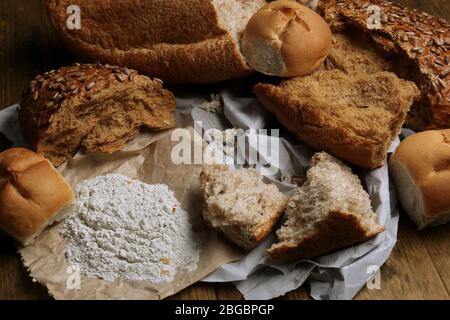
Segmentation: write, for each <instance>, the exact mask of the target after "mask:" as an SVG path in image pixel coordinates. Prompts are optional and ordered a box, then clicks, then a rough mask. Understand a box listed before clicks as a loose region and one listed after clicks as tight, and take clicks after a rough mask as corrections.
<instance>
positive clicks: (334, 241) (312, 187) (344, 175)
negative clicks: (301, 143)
mask: <svg viewBox="0 0 450 320" xmlns="http://www.w3.org/2000/svg"><path fill="white" fill-rule="evenodd" d="M286 214H287V220H286V222H285V223H284V224H283V226H282V227H281V228H280V229H278V231H277V236H278V240H279V243H276V244H274V245H272V247H271V248H270V249H269V250H268V251H267V253H268V254H269V255H270V257H271V258H272V259H274V260H281V261H295V260H299V259H304V258H314V257H317V256H320V255H323V254H326V253H329V252H331V251H335V250H338V249H341V248H345V247H348V246H351V245H353V244H356V243H359V242H363V241H366V240H368V239H370V238H371V237H373V236H375V235H376V234H378V233H380V232H382V231H383V230H384V227H383V226H380V225H379V224H378V223H377V215H376V214H375V213H374V212H373V211H372V208H371V203H370V198H369V195H368V194H367V192H366V191H365V190H364V189H363V187H362V185H361V182H360V180H359V178H358V176H356V175H355V174H353V173H352V170H351V169H350V168H349V167H347V166H346V165H344V164H343V163H342V162H341V161H339V160H338V159H336V158H335V157H333V156H331V155H329V154H327V153H325V152H321V153H317V154H316V155H314V157H313V158H312V160H311V168H310V169H309V170H308V172H307V180H306V182H305V183H304V184H303V185H302V186H301V187H300V188H298V189H297V190H296V192H295V194H294V195H293V196H292V197H291V198H290V199H289V202H288V205H287V209H286Z"/></svg>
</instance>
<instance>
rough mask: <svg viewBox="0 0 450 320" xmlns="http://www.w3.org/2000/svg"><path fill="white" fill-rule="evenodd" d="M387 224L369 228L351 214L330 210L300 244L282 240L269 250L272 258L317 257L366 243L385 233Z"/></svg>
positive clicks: (295, 258)
mask: <svg viewBox="0 0 450 320" xmlns="http://www.w3.org/2000/svg"><path fill="white" fill-rule="evenodd" d="M383 230H384V227H381V226H380V227H379V228H378V229H374V230H368V229H367V228H365V227H364V226H363V225H362V224H361V222H360V221H359V220H358V219H357V218H356V216H354V215H352V214H348V213H345V212H338V211H333V212H330V213H329V214H328V216H327V218H326V219H324V221H322V222H321V223H319V224H317V225H316V227H315V229H314V232H313V233H311V234H310V235H309V236H308V237H306V238H304V239H303V240H302V241H301V243H296V244H294V243H291V244H287V243H281V244H277V245H274V246H272V248H270V249H269V250H267V253H268V254H269V256H270V257H271V258H272V259H273V260H279V261H296V260H300V259H306V258H315V257H318V256H321V255H323V254H326V253H330V252H332V251H336V250H338V249H343V248H346V247H349V246H351V245H354V244H356V243H360V242H364V241H366V240H368V239H370V238H372V237H373V236H375V235H376V234H378V233H380V232H382V231H383Z"/></svg>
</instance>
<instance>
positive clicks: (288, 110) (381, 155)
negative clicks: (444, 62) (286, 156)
mask: <svg viewBox="0 0 450 320" xmlns="http://www.w3.org/2000/svg"><path fill="white" fill-rule="evenodd" d="M325 72H328V71H317V72H316V73H315V74H313V75H311V77H316V76H317V81H318V82H319V83H320V78H321V75H324V74H325ZM333 72H335V73H336V75H338V74H339V71H337V70H336V71H333ZM380 76H382V77H386V79H391V81H394V80H393V77H395V76H394V75H393V74H388V73H382V74H380ZM355 77H356V75H355ZM288 81H295V80H288ZM397 81H403V80H399V79H397ZM292 83H294V82H292ZM294 85H295V84H294ZM407 85H408V86H409V88H410V90H409V92H408V93H407V94H405V96H407V97H406V99H410V100H411V101H410V104H412V101H413V99H414V98H415V97H416V96H417V95H418V91H417V88H415V86H414V85H413V84H412V83H405V84H404V86H405V88H408V87H407ZM254 92H255V94H256V96H257V97H258V99H259V100H260V102H261V103H262V104H263V105H264V106H265V107H266V109H267V110H268V111H269V112H271V113H272V114H274V115H275V116H276V118H277V119H278V120H279V121H280V122H281V124H283V126H284V127H285V128H286V129H287V130H288V131H290V132H292V133H293V134H295V135H296V136H297V137H298V138H299V139H300V140H302V141H304V142H306V143H307V144H309V145H310V146H312V147H313V148H315V149H316V150H319V151H321V150H324V151H327V152H329V153H331V154H333V155H336V156H338V157H339V158H341V159H343V160H346V161H348V162H351V163H353V164H356V165H358V166H361V167H364V168H369V169H373V168H376V167H379V166H382V165H383V163H384V160H385V159H386V156H387V150H388V148H389V146H390V143H391V142H392V140H393V139H394V138H395V137H396V136H397V135H398V133H399V131H400V128H401V125H402V123H403V121H404V119H405V117H406V113H407V112H408V110H409V105H410V104H409V105H403V106H397V107H396V108H397V109H398V110H392V111H391V112H392V114H391V115H390V116H389V119H387V121H388V123H378V125H379V127H380V129H379V130H378V132H373V133H367V132H362V133H361V132H358V130H356V129H352V128H350V127H347V126H345V125H343V124H341V123H338V120H339V119H338V118H336V119H334V116H333V111H332V110H328V109H326V110H322V108H321V107H323V106H320V105H319V106H317V105H313V104H309V103H308V102H306V101H305V100H306V99H302V98H298V97H295V93H294V92H291V90H290V89H286V88H285V87H284V86H283V83H282V84H281V85H280V86H273V85H270V84H257V85H256V86H255V87H254ZM408 95H409V96H408ZM402 99H403V98H402ZM403 103H404V104H405V102H403ZM329 104H330V105H332V104H333V101H329ZM350 109H351V108H350ZM350 109H349V111H351V110H350ZM374 112H376V111H374ZM350 116H351V115H350ZM350 119H351V118H348V119H346V120H348V121H349V120H350ZM355 119H356V118H355ZM366 121H367V123H370V122H373V121H376V120H375V119H372V118H370V119H369V118H367V119H366Z"/></svg>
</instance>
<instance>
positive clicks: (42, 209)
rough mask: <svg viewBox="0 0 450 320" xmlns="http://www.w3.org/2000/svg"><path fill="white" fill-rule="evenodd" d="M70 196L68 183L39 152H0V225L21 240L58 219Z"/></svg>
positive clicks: (20, 149) (25, 150)
mask: <svg viewBox="0 0 450 320" xmlns="http://www.w3.org/2000/svg"><path fill="white" fill-rule="evenodd" d="M73 199H74V193H73V191H72V188H71V187H70V185H69V184H67V183H66V182H65V181H64V178H63V177H62V176H61V175H60V174H59V172H58V171H56V169H55V168H54V167H53V165H52V164H51V163H50V161H48V160H47V159H45V158H44V157H43V156H41V155H39V154H37V153H34V152H32V151H30V150H27V149H23V148H11V149H8V150H6V151H4V152H2V153H0V229H1V230H3V231H4V232H5V233H7V234H8V235H10V236H11V237H13V238H14V239H16V240H17V241H19V242H20V243H21V244H23V245H27V244H30V243H31V242H33V240H34V239H35V238H36V237H37V236H38V235H39V234H40V233H41V232H42V231H43V230H44V229H45V228H46V227H47V226H48V225H50V224H51V223H53V222H54V221H58V220H61V219H62V218H63V214H64V213H66V212H67V210H63V209H65V208H66V207H67V206H68V205H69V204H70V203H72V201H73Z"/></svg>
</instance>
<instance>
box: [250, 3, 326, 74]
mask: <svg viewBox="0 0 450 320" xmlns="http://www.w3.org/2000/svg"><path fill="white" fill-rule="evenodd" d="M259 42H262V43H265V44H264V46H267V47H270V48H271V49H270V50H274V51H275V52H276V53H277V54H276V57H273V58H274V59H277V60H280V61H279V63H277V64H276V68H275V66H274V65H273V61H270V63H269V65H268V63H267V60H270V59H268V56H267V54H263V55H262V54H261V52H259V51H264V49H262V50H261V48H260V47H259V46H258V45H256V46H255V43H259ZM330 49H331V30H330V28H329V27H328V25H327V23H326V22H325V21H324V20H323V19H322V18H321V17H320V15H318V14H317V13H316V12H314V11H312V10H310V9H309V8H306V7H304V6H302V5H300V4H298V3H296V2H294V1H287V0H278V1H274V2H271V3H269V4H267V5H265V6H264V7H262V8H261V9H260V10H258V12H257V13H255V15H253V17H252V18H251V19H250V21H249V22H248V24H247V27H246V28H245V31H244V34H243V37H242V51H243V53H244V56H245V57H246V59H247V61H248V63H249V65H250V66H252V67H253V68H254V69H255V70H257V71H260V72H262V73H266V74H270V75H276V76H282V77H294V76H300V75H304V74H308V73H310V72H312V71H313V70H315V69H317V68H318V67H319V66H320V65H321V64H322V63H323V61H324V60H325V58H326V56H327V55H328V52H329V51H330ZM272 60H273V59H272ZM258 66H260V68H258ZM279 66H282V69H281V70H275V69H278V67H279Z"/></svg>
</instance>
